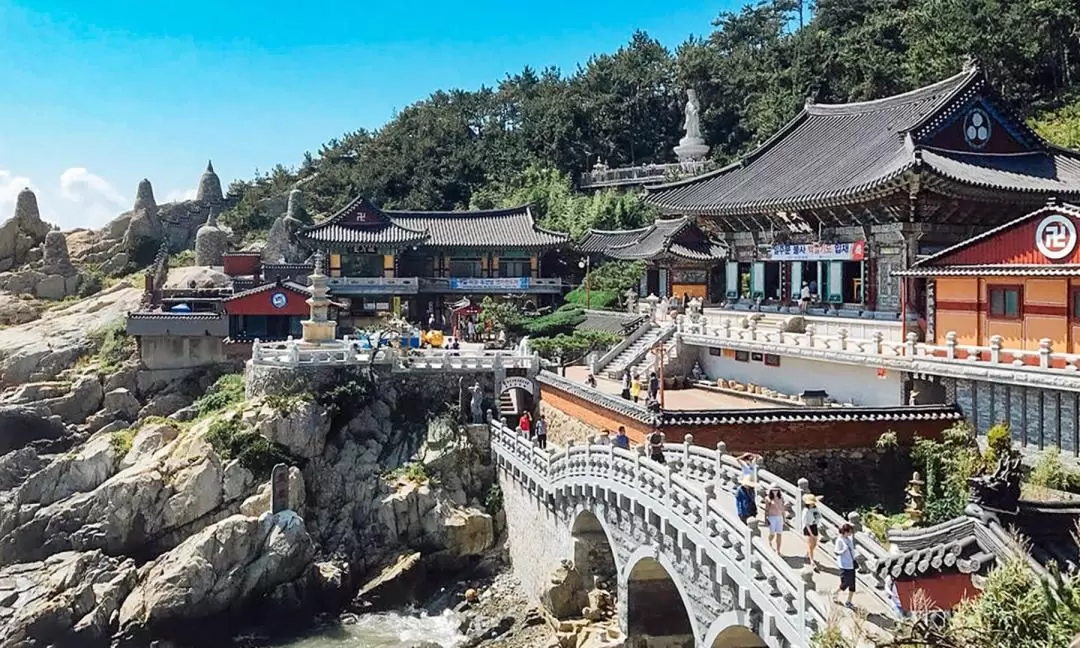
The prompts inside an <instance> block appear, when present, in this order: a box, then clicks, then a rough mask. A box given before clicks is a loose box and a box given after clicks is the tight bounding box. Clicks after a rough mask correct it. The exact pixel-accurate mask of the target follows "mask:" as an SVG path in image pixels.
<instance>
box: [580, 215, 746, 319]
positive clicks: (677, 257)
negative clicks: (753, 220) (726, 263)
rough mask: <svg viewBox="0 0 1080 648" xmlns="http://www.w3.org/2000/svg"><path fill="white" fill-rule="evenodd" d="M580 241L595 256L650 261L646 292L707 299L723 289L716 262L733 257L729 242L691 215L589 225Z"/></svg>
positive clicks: (642, 288)
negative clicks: (630, 224)
mask: <svg viewBox="0 0 1080 648" xmlns="http://www.w3.org/2000/svg"><path fill="white" fill-rule="evenodd" d="M574 247H575V248H576V249H577V250H578V251H580V252H582V253H584V254H586V255H589V256H590V257H593V256H599V257H602V258H606V259H615V260H620V261H645V262H646V264H647V266H646V271H645V274H644V275H643V276H642V277H641V285H640V288H639V291H638V292H639V296H641V297H646V296H648V295H658V296H665V295H668V296H676V297H681V296H683V295H688V296H689V297H699V298H701V299H703V300H706V299H708V298H709V297H710V295H714V294H715V293H716V291H717V290H718V289H719V288H718V287H717V286H711V285H710V277H712V276H713V268H715V267H717V265H718V264H720V263H721V262H722V261H723V260H724V259H726V258H727V245H726V244H725V243H723V242H720V241H716V240H713V239H711V238H710V237H709V236H707V235H706V234H704V233H703V232H702V231H701V230H700V229H698V227H697V225H696V224H695V223H694V220H693V219H691V218H687V217H682V218H668V219H659V220H657V221H656V222H654V223H653V224H652V225H649V226H648V227H642V228H640V229H634V230H589V231H588V232H587V233H586V234H585V236H584V237H582V239H581V240H580V241H578V242H577V243H576V244H575V245H574Z"/></svg>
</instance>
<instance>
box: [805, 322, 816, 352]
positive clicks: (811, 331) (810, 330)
mask: <svg viewBox="0 0 1080 648" xmlns="http://www.w3.org/2000/svg"><path fill="white" fill-rule="evenodd" d="M816 334H817V327H816V326H814V325H813V324H807V325H806V334H805V335H806V346H807V347H809V348H811V349H812V348H814V335H816Z"/></svg>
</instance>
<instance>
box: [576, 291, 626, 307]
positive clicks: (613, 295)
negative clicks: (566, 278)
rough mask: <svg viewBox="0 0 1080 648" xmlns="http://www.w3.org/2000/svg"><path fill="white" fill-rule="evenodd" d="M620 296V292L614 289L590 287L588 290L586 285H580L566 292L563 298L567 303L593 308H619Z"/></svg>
mask: <svg viewBox="0 0 1080 648" xmlns="http://www.w3.org/2000/svg"><path fill="white" fill-rule="evenodd" d="M586 297H587V298H586ZM619 297H620V295H619V293H617V292H615V291H614V290H595V289H590V290H589V291H586V290H585V288H584V287H578V288H574V289H573V290H571V291H570V292H568V293H566V296H565V297H563V300H564V301H565V302H566V303H567V304H573V305H575V306H580V307H581V308H589V309H592V310H618V308H619Z"/></svg>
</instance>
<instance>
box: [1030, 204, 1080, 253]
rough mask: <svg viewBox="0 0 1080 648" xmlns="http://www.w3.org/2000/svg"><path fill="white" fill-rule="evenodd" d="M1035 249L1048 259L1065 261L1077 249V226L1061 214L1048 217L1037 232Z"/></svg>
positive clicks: (1040, 224)
mask: <svg viewBox="0 0 1080 648" xmlns="http://www.w3.org/2000/svg"><path fill="white" fill-rule="evenodd" d="M1035 247H1037V248H1038V249H1039V252H1041V253H1042V254H1043V256H1045V257H1046V258H1048V259H1052V260H1057V259H1064V258H1065V257H1067V256H1069V255H1070V254H1072V251H1073V249H1074V248H1075V247H1076V225H1074V224H1073V222H1072V219H1071V218H1068V217H1067V216H1062V215H1061V214H1053V215H1051V216H1047V217H1046V218H1044V219H1043V220H1042V222H1041V223H1039V227H1038V228H1037V229H1036V230H1035Z"/></svg>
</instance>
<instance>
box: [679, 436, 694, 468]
mask: <svg viewBox="0 0 1080 648" xmlns="http://www.w3.org/2000/svg"><path fill="white" fill-rule="evenodd" d="M692 445H694V435H693V434H687V435H686V436H684V437H683V450H682V462H683V466H689V465H690V446H692Z"/></svg>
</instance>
